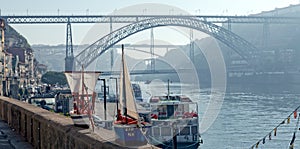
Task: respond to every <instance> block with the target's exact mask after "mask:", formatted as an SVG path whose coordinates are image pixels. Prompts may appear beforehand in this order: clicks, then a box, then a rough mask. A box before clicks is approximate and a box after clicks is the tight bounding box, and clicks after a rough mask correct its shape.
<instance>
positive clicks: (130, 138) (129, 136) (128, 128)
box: [113, 124, 148, 146]
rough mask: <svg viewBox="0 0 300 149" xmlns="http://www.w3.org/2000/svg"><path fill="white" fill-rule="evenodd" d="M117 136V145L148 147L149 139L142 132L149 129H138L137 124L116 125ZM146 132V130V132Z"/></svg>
mask: <svg viewBox="0 0 300 149" xmlns="http://www.w3.org/2000/svg"><path fill="white" fill-rule="evenodd" d="M113 128H114V131H115V133H116V136H117V140H116V141H117V143H119V144H120V145H124V146H141V145H146V144H147V143H148V142H147V139H146V137H145V135H144V134H143V133H144V132H142V131H143V130H144V129H147V128H138V127H137V125H136V124H133V125H122V124H115V125H114V126H113ZM145 131H146V130H145Z"/></svg>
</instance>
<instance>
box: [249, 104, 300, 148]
mask: <svg viewBox="0 0 300 149" xmlns="http://www.w3.org/2000/svg"><path fill="white" fill-rule="evenodd" d="M299 108H300V106H298V107H297V108H296V109H295V110H294V111H293V112H291V113H290V114H289V116H288V117H287V118H285V119H284V120H283V121H281V123H279V124H278V125H277V126H276V127H275V128H274V129H272V130H271V131H270V132H269V133H268V134H267V135H265V136H264V137H263V138H262V139H260V140H258V141H257V142H256V143H255V144H253V145H252V146H251V147H250V148H249V149H253V148H254V147H255V146H256V148H257V147H258V144H259V143H260V142H261V141H263V140H264V139H266V138H267V137H269V139H271V138H270V137H271V134H272V132H273V131H274V136H276V131H277V128H278V127H279V126H280V125H282V124H284V122H285V121H286V120H287V119H289V118H290V117H291V116H292V115H293V114H294V112H295V111H298V109H299ZM299 117H300V114H299V116H298V122H297V126H298V124H299ZM296 129H297V128H296Z"/></svg>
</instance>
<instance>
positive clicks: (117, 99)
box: [109, 77, 119, 110]
mask: <svg viewBox="0 0 300 149" xmlns="http://www.w3.org/2000/svg"><path fill="white" fill-rule="evenodd" d="M109 79H115V80H116V104H117V110H118V109H119V103H118V101H119V98H118V78H114V77H110V78H109Z"/></svg>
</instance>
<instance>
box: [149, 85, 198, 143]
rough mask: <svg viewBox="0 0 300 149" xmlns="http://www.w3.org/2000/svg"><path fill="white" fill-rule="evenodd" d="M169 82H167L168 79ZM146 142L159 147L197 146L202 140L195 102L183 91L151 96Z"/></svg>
mask: <svg viewBox="0 0 300 149" xmlns="http://www.w3.org/2000/svg"><path fill="white" fill-rule="evenodd" d="M168 84H169V83H168ZM149 104H150V107H151V108H150V109H151V124H152V126H151V129H150V130H149V132H148V138H149V142H150V144H152V145H155V146H158V147H161V148H189V149H190V148H198V147H199V146H200V144H201V143H203V141H202V139H201V136H200V132H199V116H198V114H197V111H198V105H197V103H196V102H193V101H192V100H191V99H190V98H189V97H187V96H185V95H170V94H169V85H168V94H167V95H166V96H165V95H164V96H152V97H150V100H149Z"/></svg>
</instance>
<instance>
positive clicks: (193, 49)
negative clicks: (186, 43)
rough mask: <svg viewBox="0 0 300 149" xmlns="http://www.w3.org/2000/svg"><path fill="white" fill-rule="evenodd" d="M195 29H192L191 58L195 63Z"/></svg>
mask: <svg viewBox="0 0 300 149" xmlns="http://www.w3.org/2000/svg"><path fill="white" fill-rule="evenodd" d="M193 32H194V31H193V29H190V60H191V62H192V63H194V57H195V48H194V33H193Z"/></svg>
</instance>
